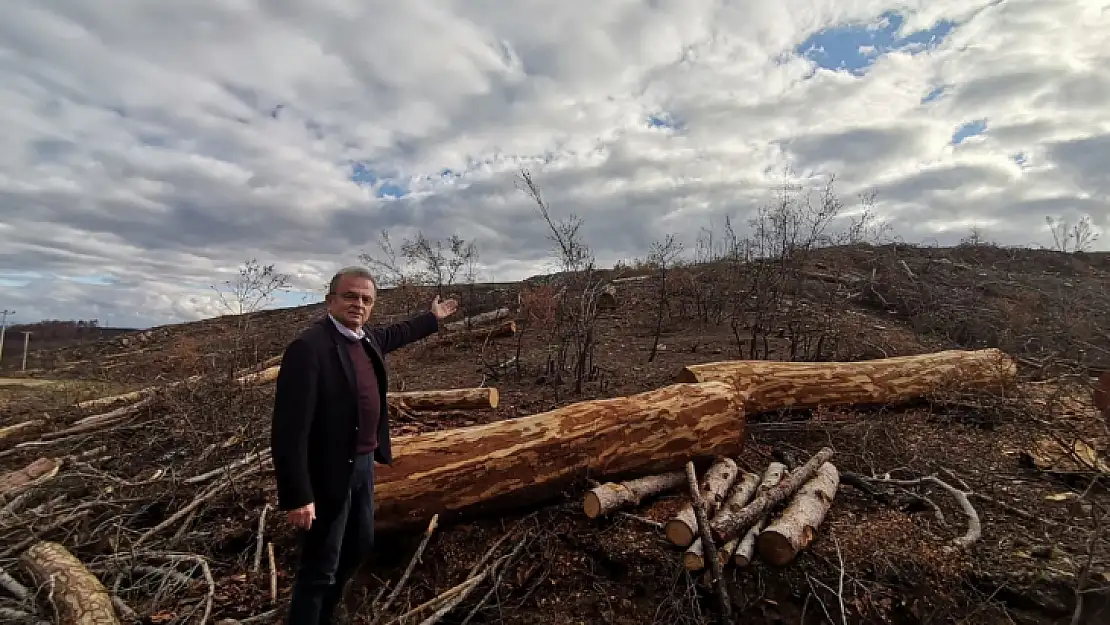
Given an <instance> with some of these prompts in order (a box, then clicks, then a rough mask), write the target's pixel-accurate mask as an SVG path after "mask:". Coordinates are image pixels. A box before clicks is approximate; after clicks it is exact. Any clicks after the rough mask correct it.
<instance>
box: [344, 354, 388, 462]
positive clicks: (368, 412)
mask: <svg viewBox="0 0 1110 625" xmlns="http://www.w3.org/2000/svg"><path fill="white" fill-rule="evenodd" d="M347 348H348V351H350V353H351V364H352V365H354V369H355V381H356V382H357V384H358V440H357V441H356V442H355V452H356V453H359V454H368V453H370V452H372V451H374V450H375V449H377V448H378V422H379V421H380V420H381V408H382V404H381V402H382V398H381V396H380V395H379V394H378V376H377V373H376V372H375V371H374V363H372V362H370V355H369V354H367V353H366V349H365V348H364V347H363V346H362V343H361V342H360V341H348V342H347Z"/></svg>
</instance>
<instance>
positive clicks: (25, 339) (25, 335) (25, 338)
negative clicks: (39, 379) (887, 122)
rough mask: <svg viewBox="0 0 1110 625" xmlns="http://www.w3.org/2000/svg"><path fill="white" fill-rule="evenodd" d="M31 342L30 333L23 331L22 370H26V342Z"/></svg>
mask: <svg viewBox="0 0 1110 625" xmlns="http://www.w3.org/2000/svg"><path fill="white" fill-rule="evenodd" d="M30 342H31V333H30V332H27V331H24V332H23V369H22V370H23V371H26V370H27V343H30Z"/></svg>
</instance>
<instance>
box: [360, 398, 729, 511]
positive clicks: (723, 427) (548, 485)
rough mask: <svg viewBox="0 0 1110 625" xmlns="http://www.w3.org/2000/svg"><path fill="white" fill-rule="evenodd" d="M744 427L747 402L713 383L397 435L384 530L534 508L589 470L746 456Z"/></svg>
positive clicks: (613, 473)
mask: <svg viewBox="0 0 1110 625" xmlns="http://www.w3.org/2000/svg"><path fill="white" fill-rule="evenodd" d="M744 427H745V415H744V411H743V408H742V398H741V397H740V396H738V395H737V394H736V392H735V391H734V390H733V389H732V388H731V387H730V386H729V385H728V384H724V383H722V382H710V383H706V384H675V385H671V386H667V387H664V388H660V389H656V390H652V391H647V392H643V393H639V394H636V395H631V396H628V397H616V398H612V399H599V400H590V401H582V402H578V403H575V404H570V405H567V406H563V407H560V408H557V409H555V410H551V411H549V412H543V413H539V414H536V415H532V416H528V417H521V418H517V419H509V420H504V421H497V422H494V423H489V424H482V425H476V426H470V427H465V428H459V429H451V430H440V431H434V432H424V433H420V434H414V435H409V436H401V437H397V438H396V439H394V442H393V455H394V462H393V465H392V466H387V465H383V466H380V467H378V468H377V479H376V481H375V495H376V498H377V501H378V504H379V509H378V510H379V511H378V515H377V518H378V519H379V521H378V524H377V527H378V528H380V529H381V530H383V531H384V530H389V529H393V528H401V527H407V526H412V525H415V524H423V523H427V520H428V519H430V518H431V517H432V515H433V514H436V513H438V514H439V515H440V519H441V520H443V521H444V522H446V521H447V520H448V519H450V518H461V517H465V516H470V515H475V514H486V513H489V512H490V511H492V510H498V509H507V508H513V507H519V506H526V505H531V504H534V503H536V502H539V501H542V500H546V499H548V498H550V497H551V496H553V495H557V494H558V493H559V492H560V491H561V490H562V489H563V488H565V487H568V486H570V485H572V484H573V483H574V482H575V481H576V480H579V479H581V478H583V477H584V476H585V475H587V474H589V475H590V476H591V477H594V478H596V479H602V480H613V481H616V480H621V479H628V478H631V477H635V476H637V475H645V474H648V473H666V472H669V471H673V470H676V469H680V468H681V467H682V466H683V465H684V464H685V462H686V461H687V460H688V459H691V458H711V457H714V456H717V455H732V454H736V453H738V452H739V451H740V450H741V449H742V448H743V444H744Z"/></svg>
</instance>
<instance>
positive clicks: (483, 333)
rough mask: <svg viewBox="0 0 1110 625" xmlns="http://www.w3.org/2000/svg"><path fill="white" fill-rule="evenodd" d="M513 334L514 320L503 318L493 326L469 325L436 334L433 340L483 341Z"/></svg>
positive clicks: (437, 341)
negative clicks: (469, 326)
mask: <svg viewBox="0 0 1110 625" xmlns="http://www.w3.org/2000/svg"><path fill="white" fill-rule="evenodd" d="M514 334H516V320H514V319H505V320H504V321H502V322H500V323H498V324H497V325H495V326H490V327H471V328H470V329H469V330H468V329H466V328H463V329H462V330H456V331H454V332H449V333H447V334H436V335H435V337H434V339H433V340H434V342H436V343H466V342H471V341H473V342H483V341H488V340H491V339H499V338H503V337H506V336H513V335H514Z"/></svg>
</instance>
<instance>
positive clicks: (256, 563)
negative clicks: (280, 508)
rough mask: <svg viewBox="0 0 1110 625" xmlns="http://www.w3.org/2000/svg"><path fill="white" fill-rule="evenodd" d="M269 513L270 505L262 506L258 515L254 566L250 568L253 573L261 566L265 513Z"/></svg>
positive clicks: (264, 534)
mask: <svg viewBox="0 0 1110 625" xmlns="http://www.w3.org/2000/svg"><path fill="white" fill-rule="evenodd" d="M269 511H270V504H269V503H268V502H267V503H266V505H264V506H262V512H260V513H259V514H258V537H257V538H256V539H255V545H254V566H252V567H251V570H253V571H254V572H255V573H257V572H258V569H259V568H260V567H261V566H262V543H263V540H264V537H265V536H266V513H267V512H269Z"/></svg>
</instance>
